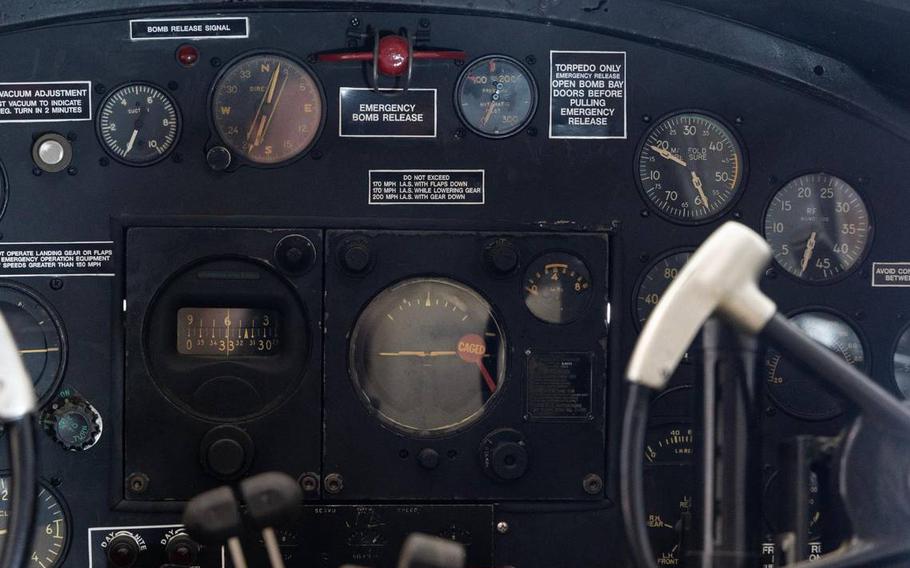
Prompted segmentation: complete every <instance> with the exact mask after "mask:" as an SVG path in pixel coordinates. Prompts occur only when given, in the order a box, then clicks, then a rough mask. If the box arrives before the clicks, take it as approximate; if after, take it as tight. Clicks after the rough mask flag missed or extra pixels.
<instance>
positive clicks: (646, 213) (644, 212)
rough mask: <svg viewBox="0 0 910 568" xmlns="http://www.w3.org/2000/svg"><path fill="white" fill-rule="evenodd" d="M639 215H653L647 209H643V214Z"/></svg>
mask: <svg viewBox="0 0 910 568" xmlns="http://www.w3.org/2000/svg"><path fill="white" fill-rule="evenodd" d="M639 215H641V216H642V217H648V216H650V215H651V212H650V211H648V210H647V209H642V210H641V212H640V213H639Z"/></svg>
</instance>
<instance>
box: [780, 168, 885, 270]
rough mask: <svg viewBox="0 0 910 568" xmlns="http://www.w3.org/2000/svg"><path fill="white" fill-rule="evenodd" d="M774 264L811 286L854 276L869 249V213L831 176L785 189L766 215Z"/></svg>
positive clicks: (814, 176) (816, 177) (809, 176)
mask: <svg viewBox="0 0 910 568" xmlns="http://www.w3.org/2000/svg"><path fill="white" fill-rule="evenodd" d="M764 226H765V238H766V239H767V240H768V243H769V244H770V245H771V249H772V250H773V253H774V260H776V261H777V264H779V265H780V266H781V267H782V268H783V269H784V270H786V271H787V272H789V273H790V274H792V275H793V276H796V277H797V278H800V279H802V280H805V281H808V282H825V281H829V280H833V279H836V278H838V277H839V276H841V275H843V274H845V273H847V272H849V271H850V270H851V269H852V268H853V267H854V266H856V263H857V262H858V261H859V260H860V259H862V257H863V256H864V255H865V252H866V248H867V247H868V245H869V229H870V221H869V212H868V210H867V209H866V204H865V203H864V202H863V199H862V197H860V196H859V194H858V193H857V192H856V190H854V189H853V188H852V187H850V185H849V184H848V183H847V182H845V181H844V180H842V179H840V178H838V177H835V176H833V175H831V174H826V173H816V174H807V175H804V176H800V177H798V178H796V179H794V180H793V181H791V182H789V183H788V184H787V185H785V186H784V187H782V188H781V189H780V191H778V192H777V194H776V195H775V196H774V198H773V200H772V201H771V204H770V205H769V206H768V211H767V213H765V223H764Z"/></svg>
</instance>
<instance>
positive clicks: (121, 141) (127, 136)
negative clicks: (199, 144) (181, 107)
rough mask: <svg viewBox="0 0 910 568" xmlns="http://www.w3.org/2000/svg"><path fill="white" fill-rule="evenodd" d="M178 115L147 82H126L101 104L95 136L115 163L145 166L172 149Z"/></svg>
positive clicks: (161, 94)
mask: <svg viewBox="0 0 910 568" xmlns="http://www.w3.org/2000/svg"><path fill="white" fill-rule="evenodd" d="M179 134H180V115H179V113H178V111H177V105H176V104H174V101H173V100H172V99H171V97H170V96H169V95H168V94H167V93H165V92H164V91H162V90H161V89H159V88H158V87H156V86H154V85H150V84H148V83H129V84H127V85H123V86H122V87H120V88H118V89H115V90H114V91H113V92H111V94H109V95H108V96H107V98H105V99H104V102H102V103H101V111H100V112H99V116H98V137H99V138H100V139H101V144H102V146H104V149H105V150H106V151H107V153H108V154H110V155H111V156H112V157H113V158H114V159H115V160H117V161H119V162H122V163H124V164H127V165H130V166H148V165H151V164H154V163H155V162H158V161H161V160H163V159H164V158H165V157H166V156H167V155H168V154H169V153H170V152H171V150H173V149H174V145H175V144H176V142H177V137H178V135H179Z"/></svg>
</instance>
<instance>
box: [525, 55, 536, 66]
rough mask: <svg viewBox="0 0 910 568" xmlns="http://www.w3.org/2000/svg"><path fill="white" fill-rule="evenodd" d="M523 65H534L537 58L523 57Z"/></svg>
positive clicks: (531, 56)
mask: <svg viewBox="0 0 910 568" xmlns="http://www.w3.org/2000/svg"><path fill="white" fill-rule="evenodd" d="M525 63H527V64H528V65H534V64H535V63H537V58H536V57H534V56H533V55H529V56H527V57H525Z"/></svg>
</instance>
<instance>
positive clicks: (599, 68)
mask: <svg viewBox="0 0 910 568" xmlns="http://www.w3.org/2000/svg"><path fill="white" fill-rule="evenodd" d="M550 138H600V139H604V138H620V139H625V138H626V53H625V52H624V51H551V52H550Z"/></svg>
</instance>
